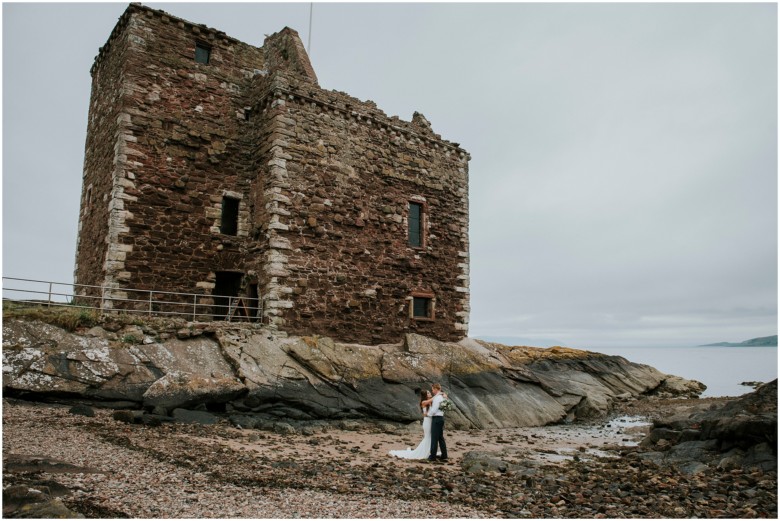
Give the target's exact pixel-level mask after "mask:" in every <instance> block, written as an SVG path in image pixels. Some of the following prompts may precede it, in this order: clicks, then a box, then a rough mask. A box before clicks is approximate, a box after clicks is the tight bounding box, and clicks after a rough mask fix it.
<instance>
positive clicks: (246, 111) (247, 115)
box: [244, 109, 252, 121]
mask: <svg viewBox="0 0 780 521" xmlns="http://www.w3.org/2000/svg"><path fill="white" fill-rule="evenodd" d="M251 118H252V109H244V120H245V121H249V120H250V119H251Z"/></svg>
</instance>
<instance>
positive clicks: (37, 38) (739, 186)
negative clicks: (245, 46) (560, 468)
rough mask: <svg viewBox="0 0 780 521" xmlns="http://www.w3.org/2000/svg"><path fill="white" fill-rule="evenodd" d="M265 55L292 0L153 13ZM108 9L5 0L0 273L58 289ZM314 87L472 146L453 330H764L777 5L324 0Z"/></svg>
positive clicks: (609, 333)
mask: <svg viewBox="0 0 780 521" xmlns="http://www.w3.org/2000/svg"><path fill="white" fill-rule="evenodd" d="M146 5H148V6H150V7H153V8H157V9H163V10H165V11H168V12H169V13H171V14H173V15H175V16H178V17H181V18H184V19H186V20H189V21H192V22H195V23H203V24H206V25H208V26H210V27H214V28H217V29H219V30H222V31H224V32H226V33H227V34H228V35H230V36H233V37H235V38H238V39H240V40H242V41H244V42H247V43H250V44H253V45H256V46H260V45H262V43H263V39H264V34H271V33H274V32H277V31H279V30H280V29H282V28H283V27H284V26H289V27H292V28H294V29H296V30H297V31H298V32H299V33H300V35H301V38H302V40H303V41H304V44H306V43H307V42H308V39H309V4H308V3H293V4H291V3H287V4H257V3H239V4H234V3H221V4H207V3H199V4H193V3H148V4H146ZM126 6H127V4H126V3H107V4H106V3H91V4H83V3H81V4H68V3H58V4H30V3H23V4H8V3H6V4H3V23H2V26H3V42H2V43H3V52H2V56H3V68H2V70H3V82H2V85H3V162H2V166H3V183H2V188H3V198H2V201H3V212H2V215H3V256H2V259H3V266H2V272H3V276H6V277H20V278H31V279H40V280H52V281H58V282H72V280H73V278H72V277H73V265H74V258H75V245H76V231H77V226H78V211H79V198H80V193H81V173H82V163H83V155H84V143H85V133H86V123H87V110H88V100H89V94H90V81H91V80H90V75H89V69H90V66H91V65H92V62H93V59H94V57H95V55H96V54H97V52H98V49H99V47H100V46H101V45H103V44H104V43H105V42H106V40H107V38H108V36H109V34H110V32H111V30H112V28H113V27H114V25H115V23H116V21H117V19H118V17H119V16H120V15H121V14H122V12H123V11H124V9H125V8H126ZM312 27H313V28H312V31H311V53H310V54H311V60H312V64H313V66H314V68H315V71H316V73H317V76H318V78H319V81H320V85H321V86H322V87H323V88H326V89H334V90H339V91H345V92H347V93H349V94H351V95H352V96H355V97H357V98H359V99H362V100H369V99H370V100H373V101H375V102H376V103H377V105H378V106H379V108H381V109H382V110H384V111H385V112H386V113H387V114H388V115H391V116H392V115H397V116H399V117H401V118H402V119H405V120H410V119H411V116H412V113H413V112H414V111H415V110H417V111H419V112H422V113H423V114H425V116H426V117H427V118H428V119H429V120H430V121H431V123H432V125H433V129H434V131H435V132H437V133H439V134H441V135H442V137H444V138H445V139H448V140H450V141H454V142H457V143H460V144H461V145H462V146H463V147H464V148H465V149H466V150H468V151H469V152H470V153H471V157H472V160H471V163H470V166H469V169H470V213H471V225H470V226H471V228H470V230H471V307H472V313H471V327H470V335H471V336H475V337H493V338H503V339H507V338H508V337H514V338H516V339H517V341H518V342H523V341H524V342H526V343H532V344H533V345H542V346H545V345H551V344H554V343H555V344H563V345H569V346H572V347H579V348H596V347H599V346H602V347H607V346H620V345H626V346H634V345H645V346H655V345H697V344H702V343H709V342H717V341H742V340H746V339H748V338H752V337H756V336H765V335H772V334H776V333H777V266H778V263H777V246H778V245H777V237H778V234H777V223H778V220H777V194H778V190H777V188H778V187H777V174H778V171H777V166H778V165H777V144H778V136H777V115H778V111H777V73H778V71H777V6H776V5H775V4H768V3H766V4H489V5H486V4H406V3H405V4H322V3H315V4H314V8H313V25H312Z"/></svg>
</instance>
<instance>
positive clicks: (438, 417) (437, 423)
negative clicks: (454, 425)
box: [428, 383, 447, 461]
mask: <svg viewBox="0 0 780 521" xmlns="http://www.w3.org/2000/svg"><path fill="white" fill-rule="evenodd" d="M431 392H432V393H433V402H431V408H430V410H429V411H428V416H430V417H431V455H430V456H428V461H435V460H436V459H437V458H436V453H437V452H438V450H439V449H441V456H439V458H438V459H439V460H441V461H447V443H445V441H444V411H442V410H439V405H441V402H442V400H444V395H443V394H442V392H441V384H438V383H435V384H433V385H432V386H431Z"/></svg>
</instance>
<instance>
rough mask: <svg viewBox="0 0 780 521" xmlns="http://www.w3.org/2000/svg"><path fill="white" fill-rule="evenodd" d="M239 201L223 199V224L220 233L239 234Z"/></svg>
mask: <svg viewBox="0 0 780 521" xmlns="http://www.w3.org/2000/svg"><path fill="white" fill-rule="evenodd" d="M238 202H239V201H238V199H235V198H233V197H223V198H222V222H221V223H220V226H219V232H220V233H224V234H225V235H236V234H237V233H238Z"/></svg>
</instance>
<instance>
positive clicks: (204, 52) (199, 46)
mask: <svg viewBox="0 0 780 521" xmlns="http://www.w3.org/2000/svg"><path fill="white" fill-rule="evenodd" d="M210 58H211V47H209V46H208V45H206V44H203V43H199V42H198V43H196V44H195V63H203V64H208V63H209V59H210Z"/></svg>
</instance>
